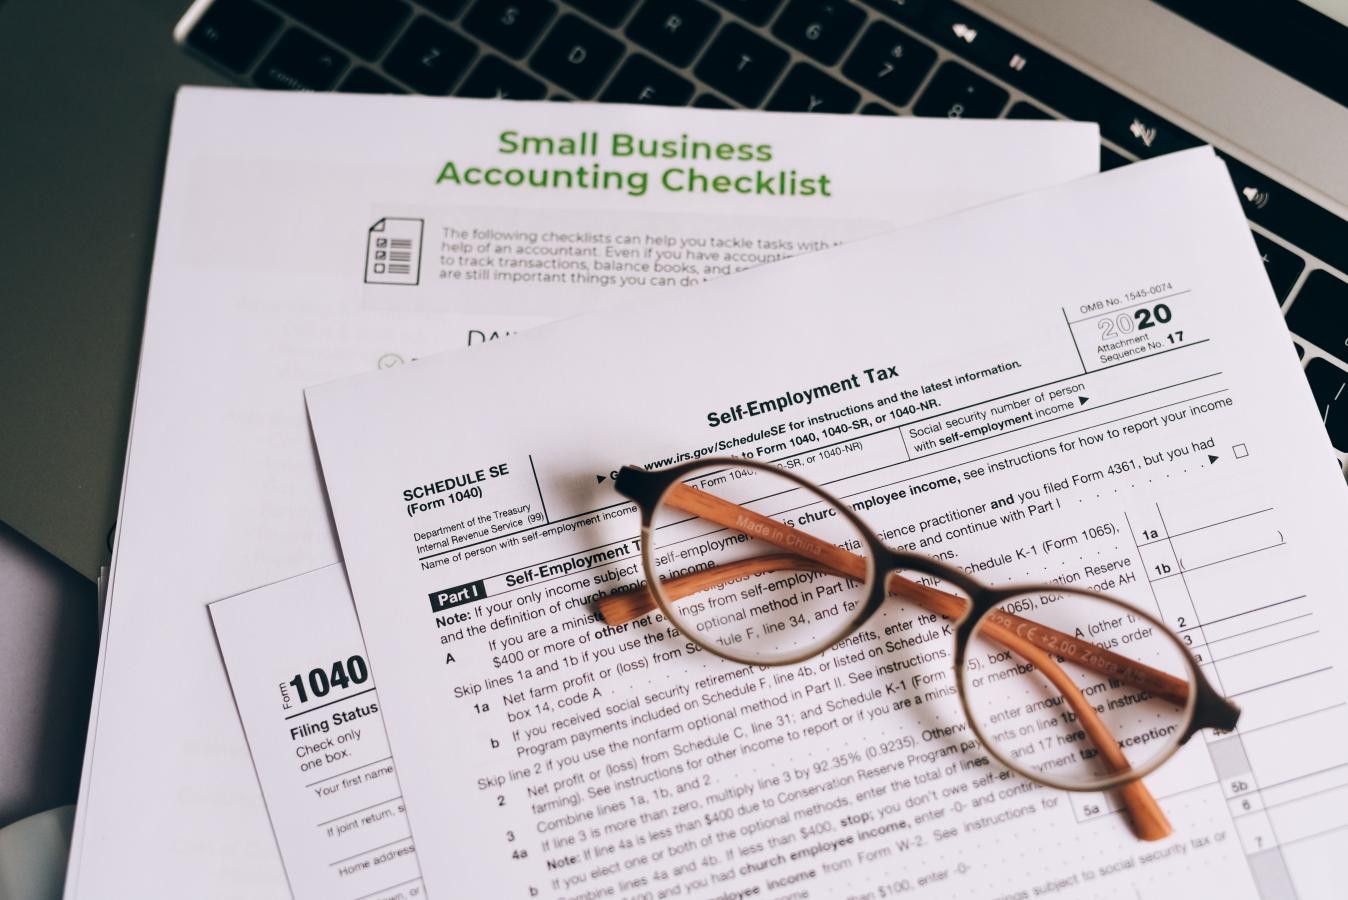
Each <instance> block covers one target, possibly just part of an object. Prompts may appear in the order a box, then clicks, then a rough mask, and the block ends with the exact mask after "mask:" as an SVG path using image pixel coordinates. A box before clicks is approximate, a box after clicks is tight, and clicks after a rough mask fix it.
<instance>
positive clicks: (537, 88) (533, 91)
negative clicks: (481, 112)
mask: <svg viewBox="0 0 1348 900" xmlns="http://www.w3.org/2000/svg"><path fill="white" fill-rule="evenodd" d="M547 92H548V88H547V85H545V84H543V82H541V81H539V80H538V79H537V78H535V77H533V76H532V75H526V74H524V73H523V72H521V71H520V70H519V69H517V68H515V67H514V66H512V65H511V64H510V63H508V62H506V61H505V60H503V59H501V58H500V57H499V56H484V57H483V58H482V62H480V63H478V64H477V68H475V69H473V71H472V72H470V73H469V74H468V77H467V78H465V79H464V81H463V84H461V85H459V89H458V90H457V91H455V92H454V93H456V94H458V95H459V96H460V97H494V98H496V99H498V100H540V99H542V97H543V96H544V95H545V94H547Z"/></svg>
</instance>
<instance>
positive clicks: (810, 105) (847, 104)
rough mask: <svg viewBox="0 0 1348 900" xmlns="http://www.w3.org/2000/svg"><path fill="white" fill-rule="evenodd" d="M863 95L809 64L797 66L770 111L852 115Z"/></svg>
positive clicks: (788, 75) (777, 94)
mask: <svg viewBox="0 0 1348 900" xmlns="http://www.w3.org/2000/svg"><path fill="white" fill-rule="evenodd" d="M860 100H861V95H860V94H858V93H857V92H856V91H854V90H852V89H851V88H850V87H848V86H847V85H845V84H843V83H842V82H841V81H837V80H835V79H833V78H830V77H829V76H828V75H825V74H824V73H823V72H821V71H819V70H818V69H816V68H815V67H814V66H812V65H810V64H809V63H796V65H795V66H794V67H793V68H792V69H791V71H790V72H788V73H787V75H786V78H785V79H783V80H782V85H781V87H779V88H777V93H775V94H773V95H772V99H771V100H769V101H768V106H767V108H768V109H775V110H781V111H784V112H821V113H850V112H851V111H852V110H854V109H856V108H857V103H858V102H860Z"/></svg>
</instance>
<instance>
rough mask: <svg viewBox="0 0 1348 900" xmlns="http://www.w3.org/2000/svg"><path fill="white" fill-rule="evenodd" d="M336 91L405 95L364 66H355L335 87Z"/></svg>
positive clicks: (385, 79) (391, 83) (403, 91)
mask: <svg viewBox="0 0 1348 900" xmlns="http://www.w3.org/2000/svg"><path fill="white" fill-rule="evenodd" d="M337 90H339V91H342V92H344V93H347V94H406V93H407V91H405V90H403V89H402V88H400V87H398V86H397V85H396V84H394V83H393V82H391V81H389V80H388V79H387V78H382V77H380V76H379V75H376V74H375V73H373V72H371V71H370V70H369V69H367V68H365V67H364V66H356V67H355V68H354V69H352V70H351V71H350V72H349V73H348V74H347V76H346V77H345V78H343V79H342V83H341V84H339V85H337Z"/></svg>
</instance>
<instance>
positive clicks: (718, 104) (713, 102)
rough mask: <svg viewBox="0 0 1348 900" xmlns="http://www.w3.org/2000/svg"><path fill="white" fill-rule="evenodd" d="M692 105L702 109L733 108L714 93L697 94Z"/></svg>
mask: <svg viewBox="0 0 1348 900" xmlns="http://www.w3.org/2000/svg"><path fill="white" fill-rule="evenodd" d="M693 105H694V106H698V107H701V108H702V109H734V107H733V106H731V105H730V104H729V103H727V102H726V101H724V100H722V99H721V98H720V97H718V96H716V95H715V94H698V95H697V99H696V100H694V101H693Z"/></svg>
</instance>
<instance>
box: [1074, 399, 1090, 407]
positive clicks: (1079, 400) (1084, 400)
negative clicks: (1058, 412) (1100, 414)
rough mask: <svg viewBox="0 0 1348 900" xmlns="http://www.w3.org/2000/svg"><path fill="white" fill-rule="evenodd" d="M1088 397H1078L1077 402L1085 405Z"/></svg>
mask: <svg viewBox="0 0 1348 900" xmlns="http://www.w3.org/2000/svg"><path fill="white" fill-rule="evenodd" d="M1090 399H1091V398H1090V397H1078V398H1077V402H1078V403H1080V404H1081V405H1082V406H1085V405H1086V403H1087V402H1088V401H1089V400H1090Z"/></svg>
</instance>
